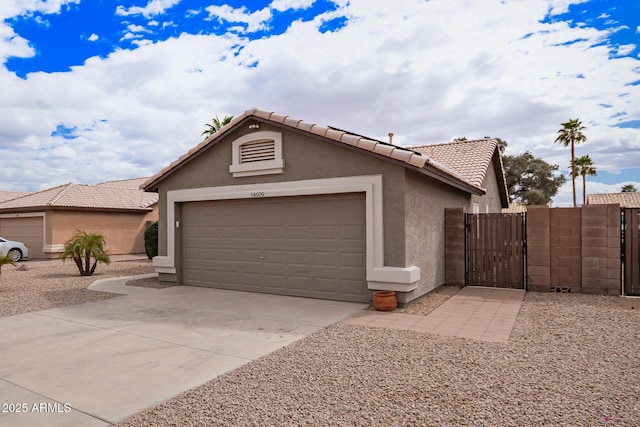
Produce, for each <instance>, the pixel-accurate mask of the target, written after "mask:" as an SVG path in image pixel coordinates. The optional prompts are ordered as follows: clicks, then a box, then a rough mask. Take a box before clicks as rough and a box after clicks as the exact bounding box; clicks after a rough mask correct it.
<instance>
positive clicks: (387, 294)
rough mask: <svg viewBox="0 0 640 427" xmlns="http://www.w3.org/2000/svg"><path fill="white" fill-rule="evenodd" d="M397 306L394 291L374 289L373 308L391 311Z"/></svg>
mask: <svg viewBox="0 0 640 427" xmlns="http://www.w3.org/2000/svg"><path fill="white" fill-rule="evenodd" d="M396 307H398V300H397V299H396V292H395V291H374V292H373V308H375V309H376V310H378V311H391V310H395V309H396Z"/></svg>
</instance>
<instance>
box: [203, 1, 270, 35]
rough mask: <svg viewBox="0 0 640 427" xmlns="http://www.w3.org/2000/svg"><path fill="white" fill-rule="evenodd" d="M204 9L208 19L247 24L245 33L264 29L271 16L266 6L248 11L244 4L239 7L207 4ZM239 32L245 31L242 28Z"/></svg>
mask: <svg viewBox="0 0 640 427" xmlns="http://www.w3.org/2000/svg"><path fill="white" fill-rule="evenodd" d="M206 11H207V12H208V13H209V18H210V19H217V20H219V21H227V22H233V23H243V24H247V28H246V32H247V33H254V32H256V31H260V30H264V29H266V28H267V27H266V22H267V21H268V20H269V19H270V18H271V10H270V9H269V8H268V7H266V8H264V9H261V10H257V11H255V12H249V11H247V8H246V7H244V6H242V7H241V8H233V7H231V6H229V5H226V4H225V5H222V6H208V7H207V8H206ZM234 28H237V27H234ZM239 32H245V30H244V28H243V29H242V31H239Z"/></svg>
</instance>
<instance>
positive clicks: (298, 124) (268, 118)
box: [141, 107, 486, 191]
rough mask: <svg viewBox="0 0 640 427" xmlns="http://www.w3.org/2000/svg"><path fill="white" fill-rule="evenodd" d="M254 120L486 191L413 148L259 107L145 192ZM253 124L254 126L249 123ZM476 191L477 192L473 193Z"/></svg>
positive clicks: (214, 136)
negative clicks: (312, 136)
mask: <svg viewBox="0 0 640 427" xmlns="http://www.w3.org/2000/svg"><path fill="white" fill-rule="evenodd" d="M251 118H255V119H256V121H257V122H260V121H265V122H271V123H272V124H276V125H283V126H285V127H287V128H290V129H295V130H297V131H302V132H304V133H307V134H310V135H315V136H319V137H322V138H326V139H328V140H332V141H334V142H338V143H341V144H344V145H345V146H352V147H354V148H359V149H361V150H362V151H366V152H370V153H373V154H376V155H378V156H382V157H385V158H388V159H392V160H394V161H398V162H401V163H404V164H406V165H409V166H412V167H414V168H417V169H420V170H422V169H427V168H425V166H426V165H429V166H430V168H429V169H432V170H430V171H429V172H425V173H427V174H431V173H435V174H437V175H440V176H441V179H445V180H449V181H450V182H451V184H452V185H454V186H459V185H462V186H463V187H461V188H465V189H471V188H473V189H477V190H481V191H486V190H484V189H483V188H482V187H481V184H477V183H476V181H475V180H469V179H467V178H466V176H465V175H464V174H461V173H460V172H458V171H456V170H454V169H452V168H450V167H448V166H445V165H444V164H442V163H440V162H439V161H436V160H435V159H434V158H432V157H431V156H429V155H427V154H423V153H421V152H419V151H417V150H414V149H412V148H411V147H403V146H399V145H394V144H390V143H388V142H383V141H377V140H375V139H370V138H368V137H365V136H362V135H358V134H354V133H351V132H347V131H343V130H341V129H338V128H334V127H331V126H326V125H319V124H317V123H310V122H306V121H304V120H302V119H296V118H293V117H292V116H289V115H284V114H279V113H276V112H273V111H266V110H261V109H259V108H257V107H254V108H251V109H248V110H245V111H244V112H243V113H242V114H240V115H239V116H237V117H234V118H233V119H232V120H231V122H229V123H228V124H227V125H225V126H223V127H221V128H220V129H219V130H218V131H217V132H215V133H213V134H212V135H210V136H209V137H207V138H206V139H204V140H203V141H201V142H200V143H198V144H197V145H196V146H195V147H192V148H191V149H190V150H188V151H187V152H186V153H184V154H183V155H182V156H180V157H179V158H178V159H176V160H174V161H173V162H171V163H170V164H169V165H167V166H165V167H164V168H162V169H161V170H160V171H158V172H157V173H156V174H154V175H153V176H152V177H151V178H149V179H148V180H147V181H145V183H144V184H142V186H141V187H142V188H145V189H148V188H154V185H156V184H158V183H159V182H160V181H161V180H162V179H163V178H164V177H166V176H167V174H170V173H171V172H172V171H173V170H175V168H177V167H178V166H179V165H181V164H183V163H184V162H187V161H189V159H190V158H191V157H192V156H195V155H196V154H198V153H199V152H201V151H202V150H204V149H205V148H206V147H208V146H209V145H210V144H215V143H216V142H217V141H216V140H218V139H219V138H221V137H222V136H223V135H224V134H225V133H226V132H228V131H229V129H232V128H234V127H235V126H236V125H237V124H238V123H240V122H241V121H247V122H249V121H250V120H251ZM250 124H251V123H250ZM473 191H475V190H473Z"/></svg>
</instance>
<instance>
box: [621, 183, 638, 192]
mask: <svg viewBox="0 0 640 427" xmlns="http://www.w3.org/2000/svg"><path fill="white" fill-rule="evenodd" d="M621 191H622V192H623V193H635V192H637V191H638V189H637V188H636V186H635V185H633V184H625V185H623V186H622V190H621Z"/></svg>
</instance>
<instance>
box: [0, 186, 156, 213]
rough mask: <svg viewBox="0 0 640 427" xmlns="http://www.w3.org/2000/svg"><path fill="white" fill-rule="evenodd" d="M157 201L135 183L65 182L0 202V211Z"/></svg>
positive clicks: (137, 206) (121, 206)
mask: <svg viewBox="0 0 640 427" xmlns="http://www.w3.org/2000/svg"><path fill="white" fill-rule="evenodd" d="M157 202H158V194H156V193H148V192H145V191H143V190H139V189H138V188H135V187H130V186H129V187H117V186H110V185H83V184H73V183H69V184H64V185H60V186H57V187H53V188H49V189H46V190H42V191H38V192H37V193H29V194H27V195H25V196H22V197H18V198H16V199H12V200H8V201H5V202H3V203H0V212H2V211H3V210H8V209H11V210H14V211H15V210H16V209H27V208H51V207H57V208H79V209H114V210H144V211H148V210H150V209H151V206H152V205H154V204H155V203H157Z"/></svg>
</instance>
